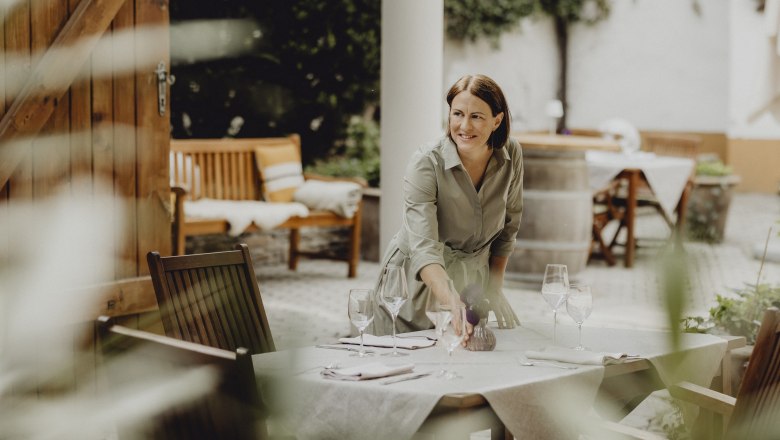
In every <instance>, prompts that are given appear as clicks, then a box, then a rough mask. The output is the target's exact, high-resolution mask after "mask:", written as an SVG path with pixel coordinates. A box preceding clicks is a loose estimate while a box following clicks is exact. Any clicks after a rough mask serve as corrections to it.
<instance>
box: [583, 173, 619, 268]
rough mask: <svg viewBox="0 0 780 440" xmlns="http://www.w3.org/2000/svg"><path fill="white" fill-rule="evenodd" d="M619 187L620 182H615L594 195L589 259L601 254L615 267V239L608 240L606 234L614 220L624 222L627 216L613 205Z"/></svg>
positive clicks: (608, 263)
mask: <svg viewBox="0 0 780 440" xmlns="http://www.w3.org/2000/svg"><path fill="white" fill-rule="evenodd" d="M619 186H620V182H619V181H617V180H613V181H612V182H610V183H609V185H607V186H606V187H604V188H602V189H600V190H598V191H596V192H595V193H593V230H592V240H591V246H590V255H589V257H588V259H590V258H592V257H593V256H595V255H598V254H600V255H601V256H602V257H604V260H606V262H607V265H609V266H614V265H615V255H614V254H613V253H612V246H613V244H614V238H613V239H612V240H606V239H605V238H604V232H605V229H606V227H607V225H608V224H609V223H611V222H612V221H613V220H616V221H622V220H623V215H624V214H625V210H623V209H621V208H620V207H618V206H617V205H616V204H615V203H613V198H614V197H615V196H616V194H617V191H618V188H619ZM618 232H619V230H618ZM615 235H617V233H616V234H615ZM607 243H609V244H607Z"/></svg>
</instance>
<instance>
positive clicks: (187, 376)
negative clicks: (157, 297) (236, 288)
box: [97, 316, 267, 439]
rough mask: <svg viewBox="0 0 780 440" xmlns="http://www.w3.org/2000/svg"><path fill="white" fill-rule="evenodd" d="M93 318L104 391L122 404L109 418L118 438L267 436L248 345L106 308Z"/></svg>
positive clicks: (249, 437) (252, 437) (235, 437)
mask: <svg viewBox="0 0 780 440" xmlns="http://www.w3.org/2000/svg"><path fill="white" fill-rule="evenodd" d="M97 324H98V335H99V342H100V347H101V351H102V354H103V362H102V365H101V367H102V371H103V372H104V373H105V377H106V379H107V381H106V382H107V390H106V393H107V395H108V396H109V400H110V401H111V402H114V403H116V404H117V405H119V406H120V408H121V407H122V406H125V407H124V409H123V410H122V411H121V413H119V412H118V414H117V417H116V422H115V423H116V427H117V431H118V434H119V438H120V439H126V438H128V439H138V438H154V439H193V438H209V439H258V438H267V430H266V428H265V423H264V422H263V414H262V413H263V412H264V411H263V410H262V409H261V403H260V396H259V392H258V388H257V385H256V382H255V375H254V370H253V368H252V360H251V357H250V354H249V351H248V350H246V349H244V348H239V349H237V350H236V351H235V352H231V351H227V350H221V349H217V348H213V347H206V346H203V345H200V344H194V343H191V342H185V341H180V340H177V339H173V338H169V337H166V336H162V335H157V334H153V333H149V332H145V331H141V330H134V329H130V328H127V327H122V326H119V325H115V324H113V322H112V319H111V318H108V317H105V316H101V317H100V318H99V319H98V322H97ZM130 399H132V400H130ZM130 402H133V403H134V404H133V406H132V407H131V406H130Z"/></svg>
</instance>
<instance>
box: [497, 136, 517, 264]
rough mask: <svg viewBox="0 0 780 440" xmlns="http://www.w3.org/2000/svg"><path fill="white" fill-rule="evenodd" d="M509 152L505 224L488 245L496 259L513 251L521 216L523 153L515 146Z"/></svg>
mask: <svg viewBox="0 0 780 440" xmlns="http://www.w3.org/2000/svg"><path fill="white" fill-rule="evenodd" d="M508 147H509V146H508ZM511 150H512V151H511V152H510V160H511V165H512V179H511V183H510V185H509V189H508V191H507V200H506V219H505V224H504V228H503V229H502V230H501V233H500V234H499V235H498V237H496V239H495V240H494V241H493V243H491V245H490V254H491V255H495V256H498V257H506V256H509V255H510V254H511V253H512V251H513V250H514V248H515V240H516V239H517V231H519V230H520V219H521V217H522V215H523V173H524V170H523V152H522V150H521V149H520V146H519V145H516V144H515V148H512V149H511Z"/></svg>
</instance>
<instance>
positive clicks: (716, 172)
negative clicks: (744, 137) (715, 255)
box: [687, 158, 740, 243]
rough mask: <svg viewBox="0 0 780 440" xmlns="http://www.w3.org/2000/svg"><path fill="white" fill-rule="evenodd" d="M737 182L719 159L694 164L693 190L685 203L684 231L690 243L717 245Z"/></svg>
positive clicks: (737, 178) (721, 239) (724, 227)
mask: <svg viewBox="0 0 780 440" xmlns="http://www.w3.org/2000/svg"><path fill="white" fill-rule="evenodd" d="M739 181H740V178H739V176H736V175H734V174H732V171H731V168H730V167H728V166H726V165H725V164H724V163H723V162H721V161H720V160H719V159H707V158H705V159H703V160H700V161H699V162H698V163H697V164H696V176H695V177H694V179H693V190H692V191H691V196H690V199H689V201H688V219H687V232H688V237H689V238H690V239H693V240H699V241H706V242H709V243H720V242H721V241H723V232H724V230H725V229H726V218H727V216H728V211H729V205H730V204H731V194H732V192H733V191H732V190H733V188H734V186H736V185H737V184H738V183H739Z"/></svg>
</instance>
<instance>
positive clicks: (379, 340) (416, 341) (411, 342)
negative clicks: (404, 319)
mask: <svg viewBox="0 0 780 440" xmlns="http://www.w3.org/2000/svg"><path fill="white" fill-rule="evenodd" d="M363 338H364V339H363V345H365V346H368V347H390V348H392V347H393V337H392V336H374V335H369V334H364V335H363ZM339 342H341V343H342V344H357V345H360V336H356V337H354V338H341V339H339ZM395 342H396V346H397V347H398V348H406V349H408V350H415V349H418V348H425V347H431V346H433V345H434V344H436V341H431V340H429V339H426V338H423V337H420V338H415V337H408V336H407V337H403V338H395Z"/></svg>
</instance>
